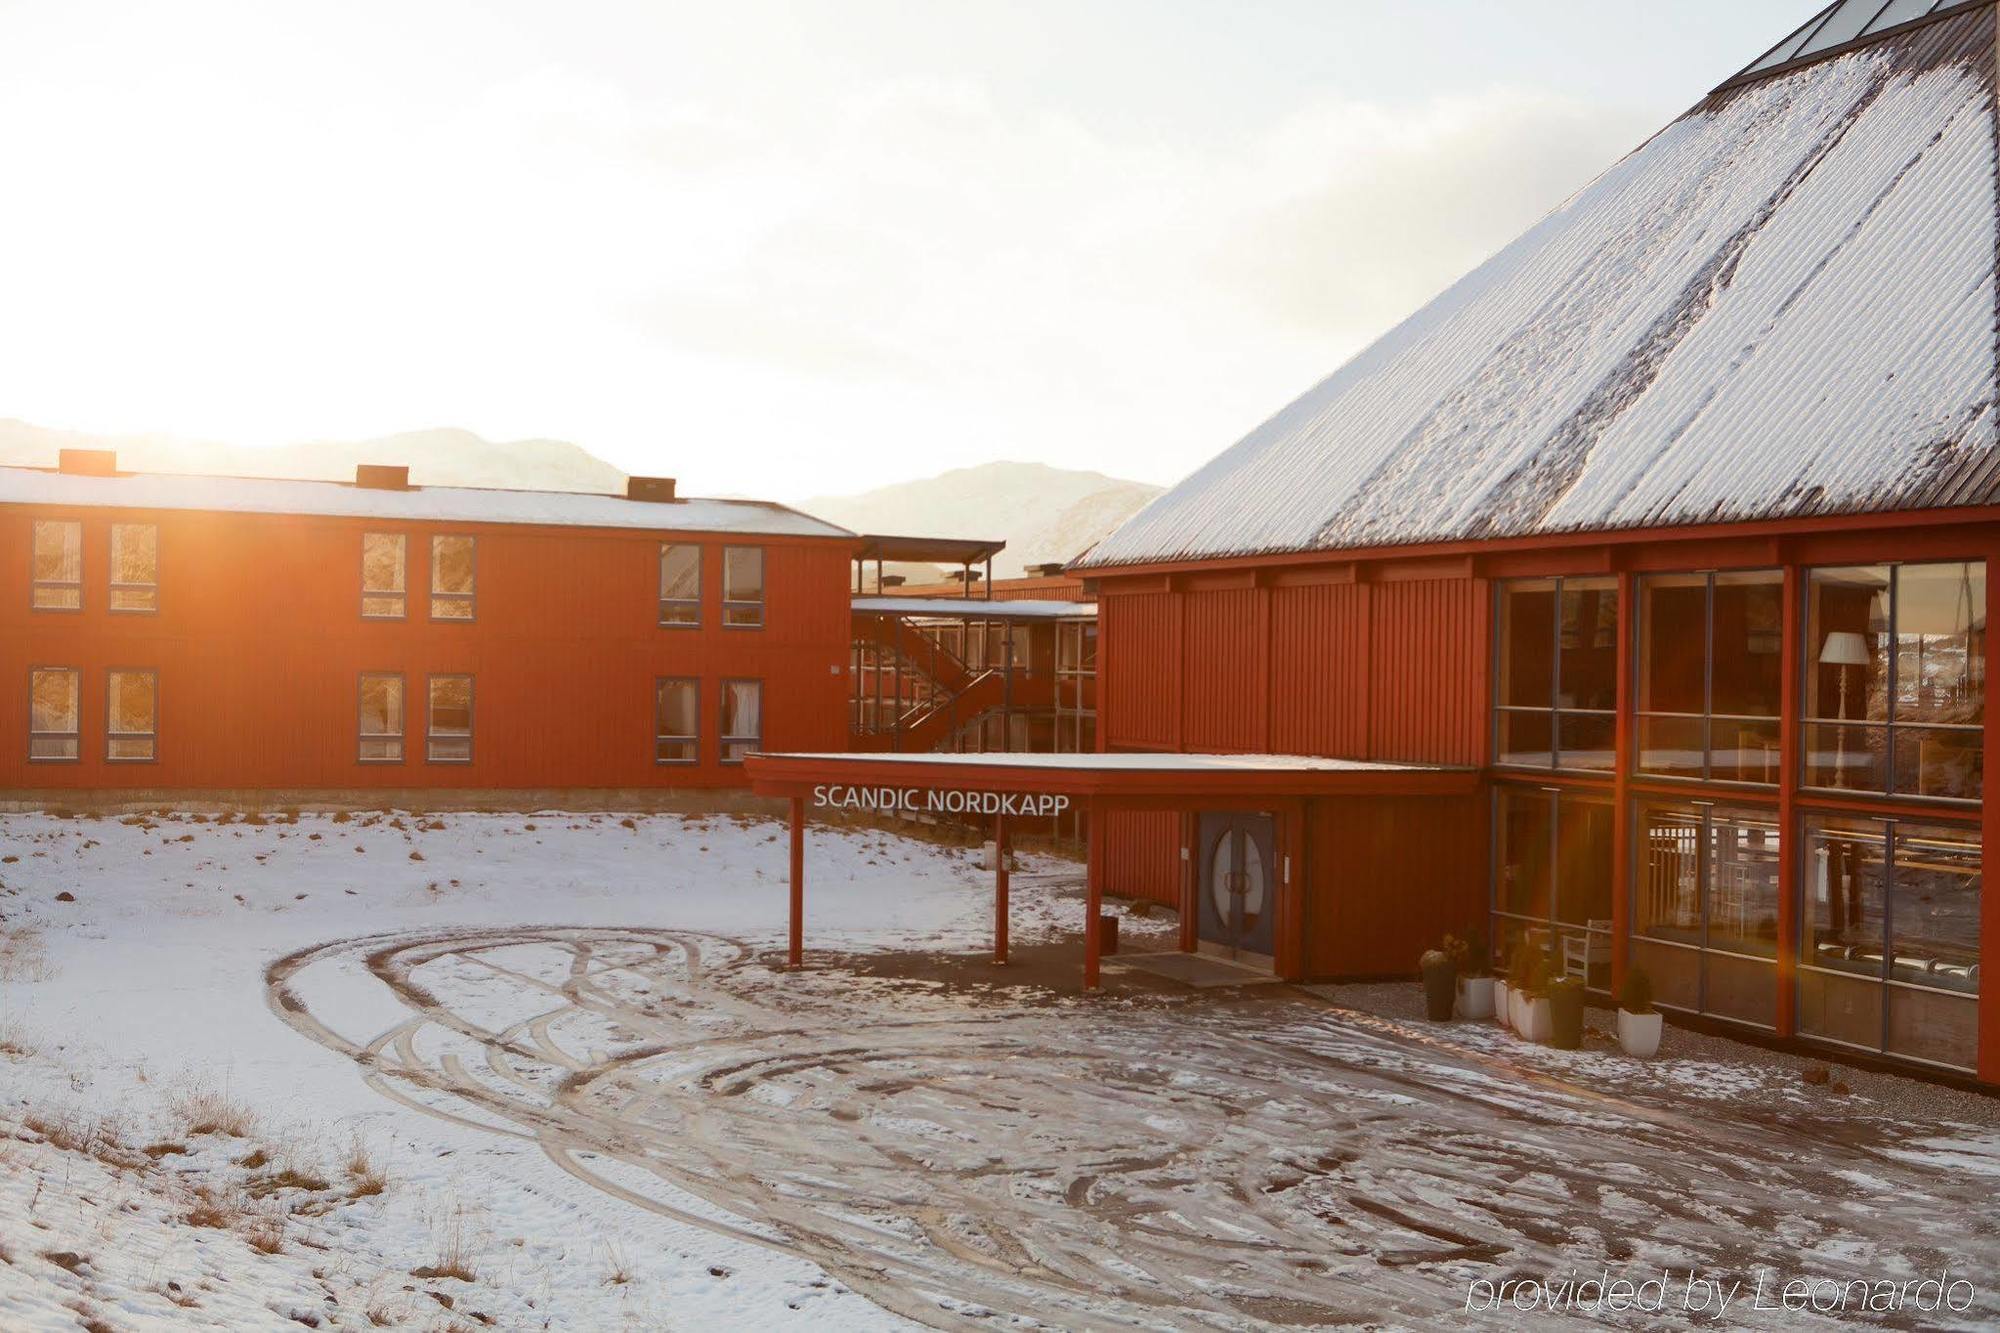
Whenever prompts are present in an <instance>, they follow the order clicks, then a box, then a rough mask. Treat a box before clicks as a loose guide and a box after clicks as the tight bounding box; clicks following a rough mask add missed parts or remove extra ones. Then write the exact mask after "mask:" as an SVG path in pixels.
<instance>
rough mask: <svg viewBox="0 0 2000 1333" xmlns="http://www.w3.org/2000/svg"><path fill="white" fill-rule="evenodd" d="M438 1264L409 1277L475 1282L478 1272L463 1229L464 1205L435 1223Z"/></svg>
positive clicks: (417, 1269)
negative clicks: (444, 1278)
mask: <svg viewBox="0 0 2000 1333" xmlns="http://www.w3.org/2000/svg"><path fill="white" fill-rule="evenodd" d="M437 1241H438V1257H437V1262H436V1263H432V1264H425V1265H423V1266H422V1267H420V1268H413V1269H411V1270H410V1276H411V1277H427V1278H436V1277H451V1278H457V1279H458V1280H459V1281H460V1282H472V1281H475V1280H476V1279H477V1278H478V1276H479V1273H478V1270H477V1269H476V1268H474V1267H473V1263H472V1240H471V1237H470V1236H469V1235H468V1234H467V1231H466V1225H465V1205H464V1204H463V1203H459V1204H455V1205H453V1207H452V1209H451V1211H450V1212H448V1213H446V1214H444V1215H443V1216H441V1217H440V1218H439V1219H438V1221H437Z"/></svg>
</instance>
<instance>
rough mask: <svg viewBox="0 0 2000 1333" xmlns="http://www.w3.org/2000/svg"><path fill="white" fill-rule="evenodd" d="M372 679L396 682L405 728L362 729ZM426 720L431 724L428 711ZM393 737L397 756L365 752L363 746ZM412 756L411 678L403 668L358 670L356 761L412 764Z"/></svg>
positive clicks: (355, 721)
mask: <svg viewBox="0 0 2000 1333" xmlns="http://www.w3.org/2000/svg"><path fill="white" fill-rule="evenodd" d="M370 680H393V681H395V682H396V691H397V694H398V696H399V697H400V699H401V701H402V714H403V727H402V730H400V731H395V732H386V731H383V732H371V731H363V730H362V729H361V710H362V708H363V707H364V705H365V701H366V699H367V690H368V682H369V681H370ZM426 703H427V704H428V700H426ZM425 722H426V725H428V723H429V715H428V711H426V716H425ZM392 738H393V739H394V740H395V742H396V754H395V757H394V758H393V759H384V758H380V757H376V756H371V755H368V754H364V753H363V752H362V748H363V746H364V745H365V744H366V743H367V742H369V741H384V740H390V739H392ZM409 757H410V686H409V678H408V677H407V676H406V675H405V674H404V673H403V672H401V671H361V672H358V673H356V675H355V678H354V762H355V763H357V764H367V765H369V766H371V767H372V766H375V765H378V764H403V763H408V762H409Z"/></svg>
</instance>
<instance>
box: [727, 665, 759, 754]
mask: <svg viewBox="0 0 2000 1333" xmlns="http://www.w3.org/2000/svg"><path fill="white" fill-rule="evenodd" d="M763 743H764V682H763V681H761V680H725V681H723V682H722V762H723V763H725V764H740V763H742V762H743V756H745V755H747V754H753V753H755V752H756V751H757V749H758V748H759V747H760V746H761V745H762V744H763Z"/></svg>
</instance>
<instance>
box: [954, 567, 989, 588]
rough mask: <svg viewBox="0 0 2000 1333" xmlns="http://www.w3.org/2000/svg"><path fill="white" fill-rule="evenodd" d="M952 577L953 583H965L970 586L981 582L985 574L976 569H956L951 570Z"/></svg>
mask: <svg viewBox="0 0 2000 1333" xmlns="http://www.w3.org/2000/svg"><path fill="white" fill-rule="evenodd" d="M950 577H951V581H952V582H953V583H963V584H964V585H965V586H966V587H968V588H970V587H971V586H972V585H973V584H975V583H977V582H979V580H980V579H981V578H982V577H983V575H981V574H980V572H979V571H978V570H976V569H954V570H952V571H951V576H950Z"/></svg>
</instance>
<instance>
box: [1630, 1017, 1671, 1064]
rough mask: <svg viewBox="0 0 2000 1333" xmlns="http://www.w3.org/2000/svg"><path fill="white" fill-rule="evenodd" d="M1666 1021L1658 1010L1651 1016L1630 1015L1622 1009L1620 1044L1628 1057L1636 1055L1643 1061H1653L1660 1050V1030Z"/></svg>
mask: <svg viewBox="0 0 2000 1333" xmlns="http://www.w3.org/2000/svg"><path fill="white" fill-rule="evenodd" d="M1665 1021H1666V1020H1665V1016H1664V1015H1662V1014H1661V1013H1660V1012H1659V1011H1658V1010H1654V1011H1653V1012H1652V1013H1650V1014H1629V1013H1626V1012H1625V1011H1624V1010H1623V1009H1620V1010H1619V1011H1618V1044H1619V1045H1620V1046H1621V1047H1623V1048H1624V1050H1625V1054H1627V1055H1636V1056H1638V1057H1639V1058H1640V1059H1641V1060H1648V1059H1651V1058H1652V1057H1653V1056H1654V1055H1655V1054H1656V1053H1657V1052H1658V1051H1659V1049H1660V1029H1661V1027H1662V1026H1663V1025H1664V1024H1665Z"/></svg>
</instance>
